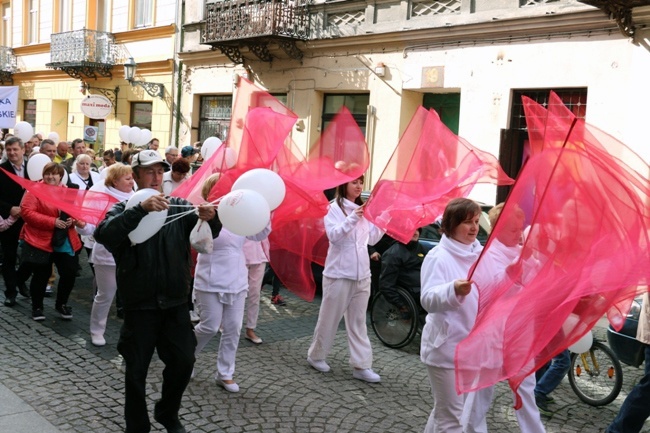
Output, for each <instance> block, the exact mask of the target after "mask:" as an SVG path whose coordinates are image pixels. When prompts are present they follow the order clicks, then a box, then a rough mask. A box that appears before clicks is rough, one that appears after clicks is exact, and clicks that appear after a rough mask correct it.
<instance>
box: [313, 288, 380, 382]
mask: <svg viewBox="0 0 650 433" xmlns="http://www.w3.org/2000/svg"><path fill="white" fill-rule="evenodd" d="M369 298H370V278H365V279H363V280H361V281H355V280H348V279H345V278H328V277H325V276H324V277H323V300H322V302H321V305H320V311H319V313H318V322H317V323H316V329H314V338H313V340H312V343H311V346H310V347H309V352H307V355H308V356H309V357H310V358H311V359H313V360H315V361H321V360H325V359H326V358H327V355H329V353H330V350H332V345H333V344H334V337H335V336H336V330H337V329H338V327H339V323H340V322H341V318H345V329H346V331H347V335H348V347H349V349H350V365H351V366H352V367H353V368H359V369H365V368H372V347H371V346H370V340H369V339H368V329H367V328H366V310H367V308H368V299H369Z"/></svg>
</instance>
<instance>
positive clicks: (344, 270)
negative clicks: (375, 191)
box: [307, 177, 384, 382]
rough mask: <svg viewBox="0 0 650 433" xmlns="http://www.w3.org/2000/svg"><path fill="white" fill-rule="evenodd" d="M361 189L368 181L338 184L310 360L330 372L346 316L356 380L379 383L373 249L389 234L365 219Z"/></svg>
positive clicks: (329, 220) (328, 222)
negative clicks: (371, 308)
mask: <svg viewBox="0 0 650 433" xmlns="http://www.w3.org/2000/svg"><path fill="white" fill-rule="evenodd" d="M362 190H363V177H361V178H359V179H356V180H354V181H352V182H348V183H346V184H343V185H339V187H338V188H337V190H336V198H335V199H334V200H333V201H332V203H330V206H329V210H328V212H327V215H326V216H325V221H324V222H325V231H326V234H327V238H328V239H329V242H330V244H329V249H328V251H327V258H326V259H325V269H324V270H323V299H322V302H321V306H320V312H319V314H318V323H316V329H315V330H314V338H313V341H312V343H311V346H310V347H309V351H308V353H307V361H308V362H309V364H311V366H312V367H314V368H315V369H316V370H318V371H322V372H327V371H329V369H330V367H329V365H328V364H327V362H326V361H325V359H326V358H327V355H328V354H329V352H330V350H331V349H332V345H333V343H334V337H335V335H336V330H337V328H338V326H339V323H340V322H341V318H343V317H345V329H346V331H347V336H348V346H349V349H350V365H351V366H352V367H353V368H354V370H353V373H352V375H353V377H354V378H355V379H359V380H363V381H366V382H379V381H380V380H381V378H380V377H379V375H378V374H377V373H375V372H374V371H372V347H371V346H370V340H369V339H368V330H367V328H366V310H367V307H368V299H369V297H370V259H369V256H368V245H374V244H376V243H377V242H379V240H380V239H381V237H382V236H383V235H384V232H383V231H382V230H380V229H379V228H377V227H375V226H374V225H373V224H371V223H370V222H369V221H368V220H366V219H365V218H364V217H363V206H362V202H361V199H360V196H361V191H362Z"/></svg>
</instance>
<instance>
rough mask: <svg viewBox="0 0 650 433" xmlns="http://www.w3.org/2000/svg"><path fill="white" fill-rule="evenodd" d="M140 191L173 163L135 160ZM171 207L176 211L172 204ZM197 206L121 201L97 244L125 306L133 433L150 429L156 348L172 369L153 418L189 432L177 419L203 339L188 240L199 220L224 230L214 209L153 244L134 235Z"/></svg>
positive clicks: (162, 200)
mask: <svg viewBox="0 0 650 433" xmlns="http://www.w3.org/2000/svg"><path fill="white" fill-rule="evenodd" d="M131 166H132V167H133V175H134V178H135V181H136V183H137V185H138V189H139V190H140V189H144V188H153V189H155V190H158V191H160V189H161V186H162V175H163V173H164V172H165V171H167V170H169V164H168V163H167V161H165V160H163V159H162V157H161V156H160V154H159V153H158V152H156V151H153V150H144V151H142V152H140V153H138V154H136V155H134V157H133V160H132V162H131ZM170 205H171V206H170ZM178 205H190V203H189V202H187V201H186V200H183V199H180V198H177V197H165V196H163V195H162V194H160V195H154V196H152V197H150V198H148V199H146V200H144V201H142V202H141V203H140V204H138V205H136V206H133V207H130V208H128V209H127V208H126V203H125V202H122V203H118V204H116V205H114V206H113V208H112V209H111V210H110V211H109V212H108V213H107V214H106V218H105V219H104V220H103V221H102V222H101V223H100V224H99V225H98V226H97V229H96V230H95V234H94V236H95V240H96V241H97V242H99V243H101V244H103V245H104V246H105V247H106V248H107V249H108V250H109V251H110V252H111V253H113V256H114V257H115V264H116V266H117V269H116V279H117V289H118V292H119V294H120V297H121V299H122V305H123V307H124V324H123V325H122V330H121V332H120V340H119V342H118V345H117V349H118V351H119V352H120V354H121V355H122V357H123V358H124V363H125V364H126V373H125V382H126V384H125V385H126V386H125V403H124V417H125V420H126V432H127V433H136V432H137V433H142V432H149V431H150V429H151V425H150V421H149V415H148V413H147V402H146V389H145V388H146V378H147V370H148V369H149V363H150V362H151V357H152V356H153V351H154V349H155V350H157V352H158V356H159V357H160V359H161V360H162V361H163V362H164V364H165V369H164V371H163V386H162V396H161V399H160V400H159V401H158V402H157V403H156V406H155V410H154V419H155V420H156V421H158V422H159V423H161V424H162V425H163V426H164V427H165V428H166V429H167V431H168V432H174V433H183V432H185V429H184V428H183V426H182V425H181V423H180V420H179V418H178V411H179V409H180V404H181V399H182V397H183V392H185V388H186V387H187V384H188V383H189V381H190V376H191V374H192V369H193V367H194V348H195V346H196V338H195V337H194V332H193V331H192V325H191V322H190V315H189V308H188V305H187V299H188V293H189V290H190V278H191V277H190V266H191V258H190V242H189V236H190V232H191V231H192V228H193V227H194V225H195V224H196V222H197V220H198V218H200V219H202V220H205V221H208V223H209V224H210V228H211V229H212V235H213V236H214V237H216V236H217V235H218V234H219V231H220V230H221V223H220V222H219V220H218V218H217V216H216V212H215V210H214V207H213V206H212V205H209V204H208V205H204V206H200V207H199V214H198V217H197V215H196V214H194V213H191V214H190V215H187V216H185V217H182V218H180V219H177V220H175V221H174V222H172V223H170V224H166V225H163V227H162V228H161V229H160V231H158V233H156V234H154V235H153V236H152V237H151V238H149V239H148V240H146V241H144V242H142V243H139V244H135V245H132V243H131V241H130V239H129V237H128V235H129V233H130V232H131V231H133V230H135V229H136V228H137V227H138V224H139V223H140V221H142V219H143V218H144V217H145V216H146V215H147V214H148V213H149V212H157V211H161V210H165V209H167V210H168V217H167V221H169V220H170V219H173V217H174V215H177V214H179V213H181V212H184V211H186V210H187V208H186V207H177V206H178Z"/></svg>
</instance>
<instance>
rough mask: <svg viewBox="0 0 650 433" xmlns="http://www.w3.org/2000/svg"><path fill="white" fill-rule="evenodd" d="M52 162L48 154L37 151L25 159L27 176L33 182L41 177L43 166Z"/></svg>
mask: <svg viewBox="0 0 650 433" xmlns="http://www.w3.org/2000/svg"><path fill="white" fill-rule="evenodd" d="M50 162H52V160H51V159H50V157H49V156H47V155H46V154H44V153H37V154H36V155H34V156H32V157H31V158H29V161H27V176H29V180H33V181H34V182H36V181H38V180H41V179H43V167H45V165H47V164H48V163H50Z"/></svg>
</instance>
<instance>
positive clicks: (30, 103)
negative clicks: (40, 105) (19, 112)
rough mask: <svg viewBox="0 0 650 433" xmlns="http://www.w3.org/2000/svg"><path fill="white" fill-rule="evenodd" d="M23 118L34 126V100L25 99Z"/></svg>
mask: <svg viewBox="0 0 650 433" xmlns="http://www.w3.org/2000/svg"><path fill="white" fill-rule="evenodd" d="M23 120H24V121H25V122H27V123H29V124H30V125H32V126H36V100H34V99H28V100H25V111H24V112H23Z"/></svg>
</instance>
